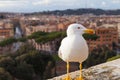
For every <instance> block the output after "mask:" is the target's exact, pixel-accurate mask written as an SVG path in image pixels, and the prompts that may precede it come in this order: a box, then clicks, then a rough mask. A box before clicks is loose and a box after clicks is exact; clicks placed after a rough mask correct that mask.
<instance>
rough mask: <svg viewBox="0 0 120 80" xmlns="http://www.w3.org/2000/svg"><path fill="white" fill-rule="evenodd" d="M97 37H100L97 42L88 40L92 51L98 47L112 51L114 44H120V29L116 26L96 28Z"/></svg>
mask: <svg viewBox="0 0 120 80" xmlns="http://www.w3.org/2000/svg"><path fill="white" fill-rule="evenodd" d="M94 29H95V32H96V35H98V36H99V38H98V39H97V40H88V41H87V42H88V45H89V49H90V51H92V50H93V49H94V48H97V47H98V46H104V45H105V46H107V47H108V48H110V49H111V50H112V49H113V43H116V44H118V32H117V31H118V28H117V26H115V25H114V27H113V25H110V24H109V25H108V24H106V25H102V26H101V27H96V28H94Z"/></svg>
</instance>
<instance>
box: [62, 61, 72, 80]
mask: <svg viewBox="0 0 120 80" xmlns="http://www.w3.org/2000/svg"><path fill="white" fill-rule="evenodd" d="M66 67H67V76H66V78H65V79H63V80H71V78H70V75H69V68H70V66H69V62H68V61H67V66H66Z"/></svg>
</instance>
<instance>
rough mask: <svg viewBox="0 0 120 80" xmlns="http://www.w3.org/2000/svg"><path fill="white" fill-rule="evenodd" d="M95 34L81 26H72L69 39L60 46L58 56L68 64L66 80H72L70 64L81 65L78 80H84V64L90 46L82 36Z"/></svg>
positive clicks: (65, 39) (68, 34)
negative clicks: (76, 63) (77, 63)
mask: <svg viewBox="0 0 120 80" xmlns="http://www.w3.org/2000/svg"><path fill="white" fill-rule="evenodd" d="M84 33H89V34H94V30H92V29H87V28H85V27H84V26H82V25H81V24H77V23H74V24H71V25H69V26H68V29H67V37H65V38H64V39H63V40H62V42H61V45H60V48H59V51H58V55H59V57H60V58H61V59H62V60H63V61H65V62H67V76H66V78H65V79H64V80H71V78H70V75H69V62H79V63H80V66H79V67H80V76H79V77H78V78H76V80H83V78H82V71H81V70H82V62H83V61H85V60H86V59H87V57H88V45H87V43H86V41H85V39H84V38H83V36H82V34H84Z"/></svg>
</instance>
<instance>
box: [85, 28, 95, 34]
mask: <svg viewBox="0 0 120 80" xmlns="http://www.w3.org/2000/svg"><path fill="white" fill-rule="evenodd" d="M84 32H85V33H88V34H95V31H94V30H93V29H86V30H84Z"/></svg>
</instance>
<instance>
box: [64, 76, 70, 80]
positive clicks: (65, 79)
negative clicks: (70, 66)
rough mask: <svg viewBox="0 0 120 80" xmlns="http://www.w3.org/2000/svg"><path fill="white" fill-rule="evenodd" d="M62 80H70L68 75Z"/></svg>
mask: <svg viewBox="0 0 120 80" xmlns="http://www.w3.org/2000/svg"><path fill="white" fill-rule="evenodd" d="M63 80H72V79H71V77H70V76H69V75H67V76H66V77H65V78H64V79H63Z"/></svg>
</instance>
